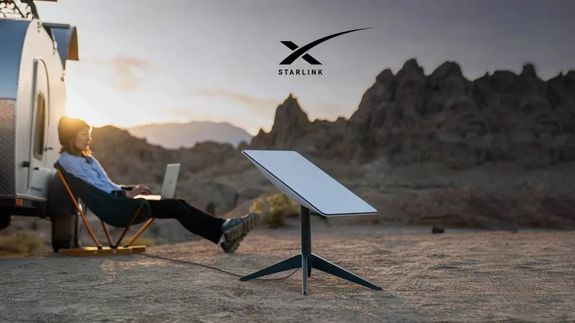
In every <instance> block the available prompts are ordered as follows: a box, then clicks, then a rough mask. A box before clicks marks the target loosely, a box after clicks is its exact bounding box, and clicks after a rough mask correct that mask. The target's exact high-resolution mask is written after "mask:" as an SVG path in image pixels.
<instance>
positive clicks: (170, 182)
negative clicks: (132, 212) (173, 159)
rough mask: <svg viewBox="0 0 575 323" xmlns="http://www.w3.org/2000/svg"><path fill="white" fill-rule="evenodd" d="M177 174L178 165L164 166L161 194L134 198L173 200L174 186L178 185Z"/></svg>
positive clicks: (178, 170)
mask: <svg viewBox="0 0 575 323" xmlns="http://www.w3.org/2000/svg"><path fill="white" fill-rule="evenodd" d="M179 172H180V164H168V165H166V173H165V174H164V183H163V184H162V193H161V194H160V195H136V196H134V198H135V199H146V200H165V199H171V198H173V197H174V194H175V193H176V184H177V183H178V173H179Z"/></svg>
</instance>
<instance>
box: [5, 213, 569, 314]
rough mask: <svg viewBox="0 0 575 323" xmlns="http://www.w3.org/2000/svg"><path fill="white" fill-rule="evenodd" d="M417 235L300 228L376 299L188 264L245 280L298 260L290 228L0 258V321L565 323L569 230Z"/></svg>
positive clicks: (416, 231)
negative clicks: (224, 240)
mask: <svg viewBox="0 0 575 323" xmlns="http://www.w3.org/2000/svg"><path fill="white" fill-rule="evenodd" d="M428 232H429V228H413V227H398V228H393V227H392V228H389V227H384V226H380V225H374V226H353V227H349V226H339V225H332V226H330V227H328V226H326V225H325V224H324V223H321V222H319V221H316V220H314V221H312V246H313V251H314V253H316V254H318V255H320V256H322V257H324V258H326V259H328V260H330V261H333V262H335V263H337V264H338V265H341V266H343V267H345V268H346V269H348V270H351V271H354V272H355V273H357V274H360V275H362V276H364V277H366V278H367V279H369V280H370V281H372V282H374V283H376V284H379V285H380V286H381V287H382V288H383V291H373V290H370V289H367V288H364V287H361V286H359V285H354V284H352V283H349V282H346V281H344V280H341V279H339V278H336V277H333V276H330V275H327V274H324V273H321V272H319V271H314V272H312V276H311V278H310V280H309V291H310V295H308V296H303V295H302V294H301V271H298V272H296V273H295V274H294V275H293V276H290V277H288V278H286V279H280V280H267V281H264V280H255V281H250V282H241V281H239V280H238V279H237V277H234V276H232V275H229V274H226V273H222V272H218V271H215V270H212V269H208V268H205V267H201V266H198V265H194V264H192V263H191V262H195V263H201V264H205V265H210V266H215V267H218V268H221V269H224V270H228V271H232V272H235V273H238V274H241V275H245V274H249V273H251V272H253V271H256V270H259V269H261V268H263V267H267V266H268V265H271V264H273V263H275V262H278V261H280V260H283V259H285V258H287V257H290V256H292V255H295V254H298V253H299V248H300V245H299V228H298V226H297V224H295V225H291V226H290V227H288V228H284V229H277V230H270V229H258V230H256V231H255V232H253V233H252V234H251V235H250V236H249V237H248V238H246V240H245V241H244V243H243V244H242V246H241V247H240V249H239V250H238V252H237V253H236V254H224V253H223V252H222V251H221V250H220V249H219V248H218V247H216V246H214V245H213V244H211V243H210V242H207V241H193V242H188V243H183V244H176V245H165V246H156V247H151V248H149V249H148V251H147V254H148V255H158V256H162V257H169V258H174V259H179V260H182V261H179V262H176V261H170V260H164V259H158V258H150V257H147V256H143V255H133V256H108V257H90V258H74V257H63V256H58V255H47V256H43V257H33V258H7V259H6V258H5V259H1V260H0V270H1V272H2V274H1V275H0V321H1V322H20V321H43V322H68V321H74V322H94V321H107V322H116V321H128V322H222V321H226V322H252V321H262V322H272V321H273V322H295V321H306V320H309V321H313V322H340V321H341V322H352V321H353V322H381V321H390V322H397V321H401V322H428V321H429V322H438V321H453V322H466V321H470V322H484V321H506V322H510V321H522V322H523V321H537V322H538V321H541V322H543V321H545V322H551V321H553V322H556V321H575V253H574V252H573V251H574V250H575V234H574V232H572V231H519V232H517V233H512V232H502V231H499V232H495V231H491V232H489V231H461V230H459V231H454V230H449V229H448V230H447V233H444V234H438V235H432V234H430V233H428ZM287 274H289V272H284V273H281V274H277V275H275V276H273V277H276V278H277V277H285V276H286V275H287ZM270 278H272V277H270Z"/></svg>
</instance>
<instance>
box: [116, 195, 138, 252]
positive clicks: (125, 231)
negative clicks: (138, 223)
mask: <svg viewBox="0 0 575 323" xmlns="http://www.w3.org/2000/svg"><path fill="white" fill-rule="evenodd" d="M141 209H142V205H140V206H139V207H138V209H137V210H136V212H135V213H134V215H132V218H131V219H130V222H129V223H128V225H127V226H126V227H125V228H124V231H123V232H122V234H121V235H120V237H119V238H118V241H116V244H115V245H114V246H112V248H118V246H119V245H120V243H121V242H122V239H124V236H125V235H126V233H128V230H129V229H130V227H131V226H132V223H134V221H135V220H136V218H137V217H138V214H140V210H141Z"/></svg>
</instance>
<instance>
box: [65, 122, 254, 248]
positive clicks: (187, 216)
mask: <svg viewBox="0 0 575 323" xmlns="http://www.w3.org/2000/svg"><path fill="white" fill-rule="evenodd" d="M91 133H92V127H91V126H90V125H89V124H87V123H86V122H84V121H83V120H80V119H74V118H68V117H62V118H61V119H60V122H59V123H58V139H59V140H60V144H61V145H62V149H61V151H60V158H59V159H58V163H59V164H60V166H61V167H62V168H64V170H65V171H66V172H67V173H69V174H71V175H74V176H76V177H78V178H79V179H81V180H83V181H84V182H87V183H88V184H91V185H93V186H95V187H97V188H98V189H100V190H102V191H105V192H108V193H112V194H114V195H119V196H124V197H126V198H134V197H135V196H137V195H141V194H143V195H146V194H151V193H152V192H151V190H150V189H149V188H148V187H146V186H145V185H136V186H135V187H134V188H132V189H131V190H124V189H122V187H121V186H120V185H118V184H116V183H114V182H112V180H110V178H109V177H108V175H107V174H106V172H105V171H104V169H103V168H102V166H101V165H100V163H99V162H98V160H97V159H96V158H94V157H93V156H92V153H91V151H90V143H91V141H92V136H91ZM148 202H149V204H150V208H151V211H152V214H153V217H155V218H174V219H177V220H178V221H179V222H180V223H181V224H182V225H183V226H184V227H185V228H186V229H187V230H188V231H190V232H192V233H195V234H197V235H199V236H202V237H204V238H206V239H208V240H210V241H212V242H213V243H216V244H219V245H220V246H221V247H222V249H223V250H224V251H225V252H228V253H231V252H234V251H235V250H236V249H237V248H238V247H239V245H240V242H241V240H242V239H243V238H244V237H245V236H246V235H247V234H248V232H249V231H251V230H252V229H253V228H254V227H255V226H256V224H257V222H258V220H259V215H258V214H256V213H250V214H248V215H246V216H244V217H241V218H235V219H228V220H224V219H220V218H216V217H213V216H211V215H209V214H207V213H205V212H203V211H201V210H198V209H196V208H195V207H193V206H191V205H190V204H188V203H187V202H186V201H184V200H181V199H165V200H149V201H148Z"/></svg>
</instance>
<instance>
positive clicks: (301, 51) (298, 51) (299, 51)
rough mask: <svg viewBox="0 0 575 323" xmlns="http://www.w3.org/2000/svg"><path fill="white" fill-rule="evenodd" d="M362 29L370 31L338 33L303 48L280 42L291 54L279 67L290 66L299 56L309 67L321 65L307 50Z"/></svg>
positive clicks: (285, 41)
mask: <svg viewBox="0 0 575 323" xmlns="http://www.w3.org/2000/svg"><path fill="white" fill-rule="evenodd" d="M364 29H371V28H359V29H352V30H348V31H343V32H340V33H337V34H333V35H329V36H325V37H323V38H320V39H318V40H314V41H312V42H311V43H309V44H307V45H305V46H302V47H299V46H298V45H296V44H295V43H294V42H292V41H289V40H283V41H281V43H282V44H284V45H285V46H286V47H287V48H289V49H291V50H293V53H291V54H290V55H289V56H288V57H286V58H285V59H284V60H283V61H281V63H280V65H290V64H291V63H293V61H295V60H296V59H297V58H298V57H300V56H301V58H303V59H304V60H305V61H306V62H308V63H310V64H311V65H321V63H320V62H319V61H318V60H317V59H315V58H313V57H312V56H311V55H310V54H307V53H306V52H307V51H308V50H310V49H312V48H314V47H315V46H317V45H319V44H321V43H323V42H324V41H326V40H329V39H332V38H334V37H337V36H339V35H343V34H347V33H351V32H354V31H358V30H364Z"/></svg>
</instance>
